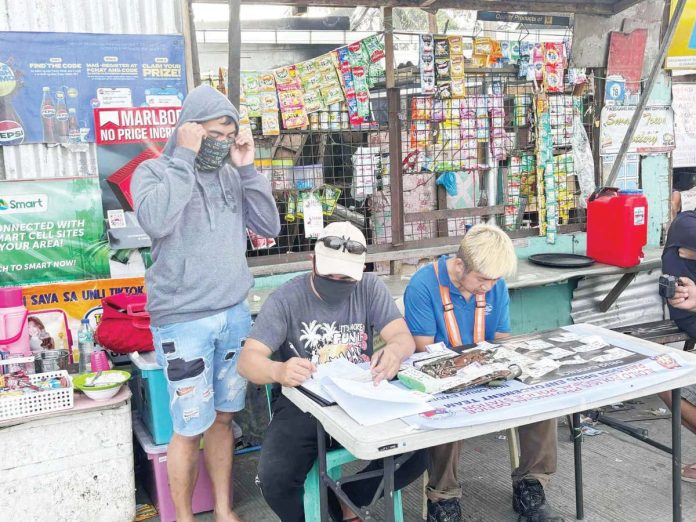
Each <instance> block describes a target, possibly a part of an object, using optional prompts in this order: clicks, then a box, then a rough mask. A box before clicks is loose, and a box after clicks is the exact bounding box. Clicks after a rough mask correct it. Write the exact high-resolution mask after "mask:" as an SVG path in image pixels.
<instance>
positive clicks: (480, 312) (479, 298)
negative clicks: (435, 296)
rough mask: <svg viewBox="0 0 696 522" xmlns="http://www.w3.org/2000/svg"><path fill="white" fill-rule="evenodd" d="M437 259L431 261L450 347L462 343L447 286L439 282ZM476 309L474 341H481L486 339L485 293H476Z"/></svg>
mask: <svg viewBox="0 0 696 522" xmlns="http://www.w3.org/2000/svg"><path fill="white" fill-rule="evenodd" d="M437 263H438V262H437V261H435V262H434V263H433V268H434V269H435V277H436V278H437V283H438V285H439V286H440V298H441V299H442V311H443V315H444V318H445V327H446V328H447V338H448V339H449V342H450V346H451V347H452V348H454V347H456V346H461V345H462V335H461V333H460V331H459V325H458V324H457V317H456V316H455V315H454V305H453V304H452V298H451V297H450V291H449V287H448V286H446V285H443V284H441V283H440V273H439V270H438V266H437ZM475 297H476V311H475V312H474V342H475V343H481V342H483V341H485V340H486V295H485V294H482V295H479V294H476V296H475Z"/></svg>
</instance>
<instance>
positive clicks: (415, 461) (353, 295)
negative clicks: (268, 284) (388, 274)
mask: <svg viewBox="0 0 696 522" xmlns="http://www.w3.org/2000/svg"><path fill="white" fill-rule="evenodd" d="M366 252H367V246H366V241H365V236H364V235H363V234H362V232H360V230H358V229H357V228H356V227H354V226H353V225H351V224H350V223H348V222H340V223H331V224H330V225H328V226H326V227H325V228H324V230H323V231H322V233H321V234H320V236H319V239H318V240H317V243H316V246H315V249H314V256H313V269H312V272H311V273H309V274H304V275H301V276H298V277H296V278H295V279H293V280H292V281H289V282H288V283H286V284H285V285H283V286H282V287H280V288H279V289H278V290H276V291H275V292H274V293H273V294H272V295H271V296H270V297H269V298H268V300H267V301H266V303H264V305H263V308H262V309H261V312H260V313H259V316H258V318H257V319H256V322H255V324H254V326H253V328H252V331H251V333H250V334H249V337H248V339H247V341H246V344H245V346H244V350H243V351H242V353H241V356H240V360H239V373H240V374H241V375H243V376H244V377H246V378H247V379H249V380H250V381H252V382H254V383H256V384H269V383H280V384H282V385H283V386H299V385H301V384H303V383H304V382H305V381H306V380H307V379H309V378H310V377H311V375H312V373H313V372H314V371H316V366H317V365H319V364H323V363H325V362H329V361H331V360H333V359H336V358H340V357H343V358H345V359H347V360H349V361H351V362H354V363H361V362H370V365H371V368H372V375H373V380H374V381H375V383H379V382H380V381H382V380H384V379H391V378H392V377H394V376H395V375H396V372H397V371H398V370H399V366H400V364H401V362H402V361H403V360H404V359H406V358H407V357H409V356H410V355H411V354H412V353H413V352H414V350H415V342H414V340H413V337H412V336H411V334H410V333H409V331H408V327H407V326H406V322H405V321H404V319H403V317H402V316H401V314H400V313H399V311H398V309H397V308H396V305H395V304H394V301H393V299H392V298H391V296H390V295H389V291H388V290H387V287H386V286H385V285H384V283H382V282H381V281H380V280H379V279H378V278H377V277H376V276H375V275H373V274H369V273H368V274H363V269H364V265H365V254H366ZM375 330H376V331H378V332H379V333H380V335H381V336H382V338H383V339H384V341H385V343H386V345H385V347H384V348H382V350H380V352H379V353H378V354H377V356H375V357H373V353H372V340H373V331H375ZM274 355H275V357H274V359H275V360H271V357H272V356H274ZM316 429H317V428H316V420H315V419H314V418H313V417H312V416H311V415H309V414H306V413H303V412H302V411H300V410H299V409H298V408H297V407H296V406H295V405H294V404H293V403H292V402H290V401H289V400H288V399H287V398H285V396H283V395H280V396H279V397H278V398H277V400H276V401H275V404H274V408H273V419H272V420H271V423H270V424H269V426H268V429H267V431H266V436H265V438H264V441H263V445H262V449H261V459H260V462H259V481H260V484H261V491H262V493H263V496H264V498H265V499H266V502H268V504H269V505H270V506H271V508H272V509H273V511H274V512H275V513H276V514H277V515H278V517H280V519H281V520H282V521H283V522H302V521H304V508H303V493H304V481H305V478H306V476H307V473H308V472H309V470H310V468H311V467H312V465H313V463H314V461H315V460H316V458H317V440H316V439H317V432H316ZM380 464H381V462H380V463H377V462H375V463H372V464H370V465H369V466H368V467H371V468H375V469H376V468H377V467H378V466H379V465H380ZM425 467H426V456H425V452H417V453H415V454H414V455H413V456H412V457H411V458H410V459H409V460H407V461H406V462H405V463H404V464H403V465H402V466H401V467H400V468H399V469H398V470H397V472H396V474H395V486H396V489H401V488H403V487H405V486H406V485H407V484H409V483H410V482H412V481H413V480H415V479H416V478H418V477H419V476H420V475H421V474H422V473H423V471H424V470H425ZM378 483H379V478H375V479H369V480H361V481H357V482H352V483H349V484H346V485H345V486H344V488H343V489H344V491H345V492H346V493H347V494H348V496H349V497H350V498H351V500H352V501H353V502H354V503H355V504H356V505H358V506H365V505H367V504H369V503H370V501H371V500H372V497H373V496H374V493H375V491H376V490H377V486H378ZM332 496H333V495H332ZM331 507H332V509H331V511H332V513H331V515H332V517H333V518H334V520H337V521H340V520H358V519H357V518H355V514H354V513H353V512H352V511H350V510H349V509H348V508H347V507H345V506H339V504H338V501H337V500H336V498H335V497H333V498H332V500H331Z"/></svg>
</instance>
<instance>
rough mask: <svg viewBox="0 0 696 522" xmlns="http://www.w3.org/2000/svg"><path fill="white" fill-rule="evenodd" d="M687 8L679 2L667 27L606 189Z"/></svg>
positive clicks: (630, 137)
mask: <svg viewBox="0 0 696 522" xmlns="http://www.w3.org/2000/svg"><path fill="white" fill-rule="evenodd" d="M685 6H686V0H678V2H677V7H676V9H675V10H674V14H673V16H672V19H671V20H670V22H669V26H668V27H667V33H666V34H665V37H664V38H663V39H662V43H661V44H660V52H659V53H658V55H657V59H656V60H655V63H654V64H653V68H652V70H651V71H650V76H649V77H648V81H647V83H646V84H645V89H643V93H642V94H641V96H640V100H639V101H638V107H636V112H634V113H633V118H632V119H631V124H630V125H629V126H628V130H627V131H626V136H624V140H623V143H621V148H620V149H619V153H618V154H617V155H616V159H615V160H614V165H612V167H611V174H610V175H609V177H608V178H607V180H606V182H605V183H604V186H605V187H611V186H612V185H614V183H615V182H616V178H617V177H618V175H619V170H620V169H621V163H623V159H624V156H626V153H627V152H628V148H629V147H630V145H631V141H632V140H633V135H634V134H635V133H636V129H637V128H638V123H639V122H640V119H641V118H642V117H643V110H644V109H645V107H646V105H647V104H648V99H649V98H650V94H651V93H652V90H653V87H654V86H655V82H656V81H657V75H658V74H659V72H660V71H661V70H662V62H664V60H665V57H666V56H667V50H668V49H669V46H670V45H671V43H672V38H673V37H674V33H675V32H676V29H677V24H678V23H679V19H680V18H681V15H682V13H683V12H684V7H685Z"/></svg>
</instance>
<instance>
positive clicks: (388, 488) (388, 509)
mask: <svg viewBox="0 0 696 522" xmlns="http://www.w3.org/2000/svg"><path fill="white" fill-rule="evenodd" d="M394 470H395V466H394V457H387V458H385V459H384V514H385V517H386V520H387V522H394V521H395V520H396V514H395V513H394Z"/></svg>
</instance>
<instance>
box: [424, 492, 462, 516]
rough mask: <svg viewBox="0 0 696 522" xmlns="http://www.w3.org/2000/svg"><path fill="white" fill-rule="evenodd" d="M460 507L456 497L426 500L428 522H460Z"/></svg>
mask: <svg viewBox="0 0 696 522" xmlns="http://www.w3.org/2000/svg"><path fill="white" fill-rule="evenodd" d="M461 520H462V508H461V507H460V506H459V499H458V498H449V499H447V500H440V501H438V502H432V501H430V500H428V522H461Z"/></svg>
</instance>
